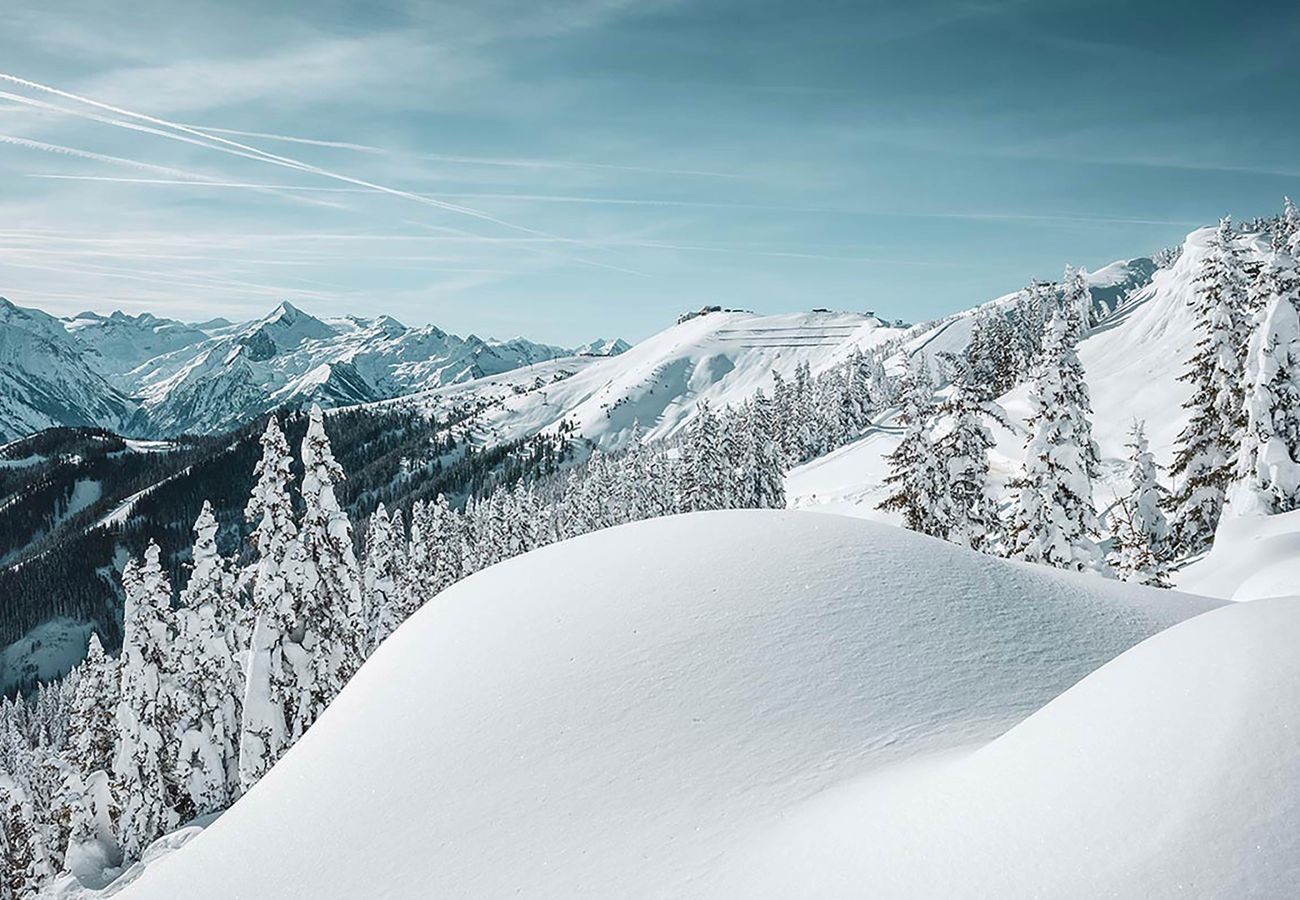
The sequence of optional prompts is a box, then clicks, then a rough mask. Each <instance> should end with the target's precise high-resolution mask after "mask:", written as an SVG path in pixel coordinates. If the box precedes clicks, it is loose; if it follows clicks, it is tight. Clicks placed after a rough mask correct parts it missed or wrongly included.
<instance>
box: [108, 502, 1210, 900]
mask: <svg viewBox="0 0 1300 900" xmlns="http://www.w3.org/2000/svg"><path fill="white" fill-rule="evenodd" d="M611 585H618V589H617V591H616V593H617V597H614V596H612V595H611V591H610V586H611ZM1214 605H1215V604H1214V603H1213V602H1212V601H1207V600H1203V599H1198V598H1194V597H1190V596H1186V595H1180V594H1175V593H1169V592H1159V591H1152V590H1148V589H1142V588H1132V587H1125V586H1119V585H1115V584H1113V583H1111V584H1108V583H1105V582H1102V581H1100V580H1097V579H1089V578H1087V577H1082V576H1074V575H1068V574H1063V573H1059V572H1054V571H1050V570H1047V569H1042V568H1035V567H1029V566H1024V565H1018V564H1013V563H1007V562H1004V561H1000V560H996V559H992V558H989V557H984V556H980V555H977V554H973V553H970V552H968V551H964V550H961V549H959V548H956V547H954V546H952V545H949V544H944V543H941V542H938V541H933V540H930V539H927V538H924V537H920V536H918V535H914V534H910V533H907V532H904V531H901V530H898V529H892V528H884V527H881V526H878V525H874V524H871V523H865V522H860V521H854V520H852V519H847V518H842V517H827V516H815V515H804V514H795V513H788V512H769V513H762V512H730V513H706V514H695V515H690V516H679V517H670V518H664V519H658V520H653V521H648V522H643V523H638V524H635V525H629V526H624V527H620V528H615V529H611V530H607V531H602V532H597V533H594V534H591V535H588V536H586V537H582V538H578V539H575V540H571V541H566V542H564V543H562V544H558V545H554V546H552V547H549V548H545V549H542V550H539V551H535V552H532V553H529V554H526V555H524V556H522V557H518V558H516V559H514V560H510V561H507V562H505V563H503V564H500V565H498V566H495V567H493V568H491V569H489V570H487V571H485V572H482V573H479V574H478V575H475V576H473V577H471V578H469V579H468V580H466V581H464V582H462V583H460V584H458V585H456V586H454V587H453V588H451V589H449V590H448V591H446V592H445V593H444V594H442V595H441V596H439V597H438V598H437V600H436V601H435V602H433V603H430V604H429V605H427V606H425V607H424V608H423V609H422V610H421V611H420V612H418V613H417V614H416V615H415V616H414V617H413V618H412V619H411V620H410V621H409V622H408V623H407V624H406V625H404V626H403V627H402V628H401V629H399V631H398V632H397V634H395V635H394V636H393V638H391V639H390V641H389V642H388V643H386V644H385V645H384V646H383V647H382V648H381V649H380V651H379V652H378V653H377V654H376V656H375V657H373V658H372V659H371V660H370V662H368V663H367V664H366V666H365V667H364V669H363V670H362V672H361V673H360V675H359V676H358V677H357V678H356V679H355V680H354V681H353V682H352V683H351V684H350V685H349V686H348V687H347V688H346V689H345V690H344V692H343V694H342V695H341V696H340V697H339V699H338V700H337V702H336V703H335V704H334V705H333V706H331V707H330V708H329V710H327V711H326V713H325V715H324V717H323V718H322V719H321V720H320V721H319V723H318V724H317V725H316V726H315V727H314V728H313V729H312V731H310V732H309V733H308V735H307V736H306V738H305V739H304V740H303V741H302V742H300V743H299V744H298V745H297V746H295V747H294V748H293V749H292V750H291V751H290V752H289V754H288V755H287V756H286V757H285V758H284V760H283V761H282V763H281V764H280V765H278V766H277V767H276V768H275V769H274V770H273V771H272V772H271V773H270V775H269V776H268V777H267V778H265V779H264V780H263V781H262V782H261V783H259V784H258V785H257V786H256V787H255V788H254V789H253V791H252V792H251V793H250V794H249V795H248V796H246V797H245V798H244V799H243V800H241V801H240V802H239V803H238V804H237V805H236V806H235V807H234V808H233V809H231V810H230V811H229V812H227V813H226V814H225V815H224V816H223V817H222V818H221V819H220V820H218V821H217V822H216V823H215V824H214V825H212V826H211V827H209V828H208V830H207V831H205V832H204V833H203V834H201V835H199V836H198V837H197V838H195V839H194V840H192V841H191V843H190V844H189V845H188V846H187V847H185V848H184V849H182V850H180V851H179V852H177V853H175V854H173V855H171V856H170V857H168V858H166V859H163V860H161V861H160V862H156V863H154V864H152V865H150V866H149V867H148V868H147V869H146V870H145V872H144V874H143V876H142V877H140V878H139V880H138V881H137V882H136V883H135V884H134V885H132V886H131V887H128V888H127V889H126V890H124V891H122V892H120V893H119V894H117V896H120V897H122V898H126V900H153V898H168V900H170V898H173V897H176V896H180V895H182V894H183V895H184V896H187V897H192V898H196V900H201V898H206V897H213V898H217V897H220V898H229V897H276V898H279V900H290V898H296V897H302V898H308V897H311V898H316V897H322V896H385V897H391V898H393V900H403V898H415V897H427V896H454V897H475V898H485V900H486V898H493V897H505V896H516V895H519V894H521V893H522V894H524V895H527V896H529V897H539V898H540V897H555V898H565V900H571V898H575V897H600V898H606V897H621V898H635V897H651V896H665V895H668V896H674V897H692V896H701V897H702V896H736V897H742V896H751V895H752V894H753V889H754V888H755V887H756V886H758V884H759V882H758V881H757V880H749V881H746V882H745V885H744V888H743V889H737V890H735V891H732V892H728V893H726V894H719V893H717V892H716V890H715V888H714V887H713V884H714V882H713V879H714V878H716V877H719V876H721V875H724V874H726V873H727V867H728V864H729V863H731V862H732V861H735V860H737V859H740V858H741V857H740V856H739V854H742V853H745V852H747V851H748V848H750V847H751V846H753V845H754V842H756V841H759V840H761V839H762V838H763V836H764V835H765V834H769V833H771V831H772V830H773V829H777V828H779V827H781V823H782V821H783V820H785V819H786V818H787V817H788V816H790V815H791V814H793V813H796V812H799V811H800V810H802V809H803V808H804V807H805V804H807V803H808V802H809V801H810V799H811V798H815V797H818V796H824V795H826V794H827V793H828V792H833V791H835V790H837V789H838V788H840V787H841V786H844V785H852V784H854V783H855V782H856V781H857V779H860V778H862V777H864V776H868V775H870V774H871V773H873V772H878V771H881V769H882V767H884V766H887V765H891V764H895V763H899V762H902V761H905V760H908V759H912V758H916V757H920V756H925V755H929V754H932V753H938V752H949V751H952V750H954V749H955V748H961V747H969V746H971V745H974V744H982V743H985V742H987V741H989V740H991V739H994V738H996V737H997V736H998V735H1001V734H1003V733H1004V732H1005V731H1006V730H1007V729H1008V728H1009V727H1011V726H1013V725H1014V724H1015V723H1017V722H1019V721H1021V720H1023V719H1025V718H1026V717H1027V716H1030V714H1031V713H1033V712H1034V711H1035V710H1037V709H1039V708H1040V707H1042V706H1043V705H1044V704H1047V703H1048V702H1049V701H1051V700H1052V698H1054V697H1056V696H1057V695H1058V694H1060V693H1061V692H1062V691H1065V690H1066V689H1067V688H1069V687H1070V686H1071V685H1073V684H1075V683H1076V682H1078V681H1079V680H1080V679H1082V678H1084V677H1085V676H1086V675H1087V674H1088V673H1089V672H1091V671H1093V670H1094V669H1096V668H1098V667H1099V666H1102V665H1103V664H1104V663H1106V662H1107V661H1108V660H1110V659H1112V658H1113V657H1115V656H1116V655H1118V654H1120V653H1122V652H1123V651H1124V650H1126V649H1128V648H1129V647H1131V646H1133V645H1134V644H1137V643H1138V642H1140V641H1142V640H1144V639H1145V638H1147V637H1149V636H1151V635H1152V634H1154V633H1156V632H1158V631H1161V630H1162V629H1164V628H1166V627H1168V626H1170V625H1173V624H1175V623H1176V622H1178V621H1180V620H1182V619H1184V618H1186V617H1188V616H1191V615H1194V614H1196V613H1200V612H1203V611H1205V610H1207V609H1210V608H1212V607H1213V606H1214ZM1134 702H1137V701H1134ZM1030 722H1033V719H1032V718H1031V719H1030ZM1015 734H1016V732H1015V731H1013V732H1012V733H1011V737H1014V735H1015ZM1099 734H1100V732H1099ZM994 746H997V744H996V743H995V744H994ZM345 772H346V773H347V777H340V775H341V773H345ZM1096 787H1097V790H1098V791H1099V792H1100V791H1102V790H1104V789H1105V787H1106V786H1105V785H1097V786H1096ZM344 810H346V813H345V814H341V811H344ZM834 826H835V822H834V821H833V820H829V819H825V818H819V819H818V820H817V821H816V822H814V823H812V824H810V825H808V826H807V827H806V828H805V829H802V830H801V831H800V833H799V836H800V837H810V836H813V835H814V834H815V833H816V832H817V831H821V830H825V831H826V833H827V837H838V838H839V839H841V840H843V839H844V835H843V833H838V834H837V832H836V831H835V830H834ZM882 827H886V826H882ZM231 860H239V864H238V865H237V866H232V865H231V864H230V861H231ZM825 874H826V875H827V876H828V877H829V876H832V875H834V874H835V870H830V871H828V872H826V873H825ZM760 877H761V876H760ZM786 883H788V882H786ZM809 883H811V882H809ZM805 889H806V888H805Z"/></svg>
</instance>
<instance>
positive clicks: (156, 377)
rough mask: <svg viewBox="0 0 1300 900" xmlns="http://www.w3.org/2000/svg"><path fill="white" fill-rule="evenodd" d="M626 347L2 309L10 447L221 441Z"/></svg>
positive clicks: (426, 329)
mask: <svg viewBox="0 0 1300 900" xmlns="http://www.w3.org/2000/svg"><path fill="white" fill-rule="evenodd" d="M627 346H628V345H627V344H626V343H624V342H623V341H622V340H620V339H613V340H604V339H600V340H595V341H592V342H590V343H588V344H584V345H582V346H581V347H577V348H564V347H556V346H552V345H549V344H541V343H537V342H534V341H530V340H527V339H526V338H522V337H516V338H513V339H510V340H505V341H502V340H495V339H490V338H488V339H485V338H480V337H478V336H477V335H473V334H471V335H469V336H467V337H460V336H457V335H454V334H449V333H448V332H445V331H443V330H442V329H440V328H437V327H435V326H432V325H426V326H422V327H409V326H406V325H404V324H402V323H401V322H399V321H397V320H396V319H394V318H392V317H390V316H379V317H377V318H373V319H366V318H360V317H356V316H347V317H342V318H327V319H320V318H316V317H314V316H312V315H309V314H308V313H306V312H304V311H302V310H300V309H298V308H297V307H295V306H293V305H292V304H290V303H287V302H285V303H281V304H280V305H279V306H277V307H276V308H275V309H274V310H272V311H271V312H270V313H269V314H268V315H266V316H264V317H262V318H260V319H256V320H253V321H250V322H242V323H231V322H228V321H226V320H224V319H214V320H212V321H209V322H203V323H199V324H191V323H186V322H180V321H176V320H173V319H166V318H160V317H158V316H155V315H152V314H150V313H142V314H140V315H135V316H132V315H127V314H126V313H122V312H114V313H112V314H111V315H107V316H105V315H100V314H98V313H94V312H84V313H80V314H78V315H76V316H72V317H68V318H58V317H55V316H52V315H49V314H48V313H45V312H42V311H40V310H37V309H29V308H24V307H20V306H16V305H15V304H13V303H11V302H9V301H8V300H5V299H3V298H0V441H10V440H14V439H16V438H19V437H23V436H25V435H28V434H32V433H34V432H36V431H39V430H41V429H43V428H49V427H56V426H74V427H99V428H106V429H109V430H111V431H114V432H118V433H122V434H129V435H131V436H134V437H145V438H156V437H167V436H173V435H178V434H185V433H193V434H213V433H217V432H221V431H227V430H229V429H231V428H235V427H238V426H239V425H240V424H242V423H244V422H247V421H249V420H250V419H252V418H254V417H256V416H258V415H260V414H261V413H264V412H267V411H269V410H272V409H278V408H282V407H286V406H300V405H302V404H305V403H308V402H316V403H320V404H321V405H323V406H327V407H334V406H342V405H350V404H356V403H368V402H373V401H378V400H386V399H390V398H393V397H399V396H403V395H405V394H410V393H413V392H417V391H422V390H426V389H429V388H432V387H438V386H443V385H447V384H453V383H457V382H462V381H468V380H472V379H477V378H482V377H484V376H487V375H496V374H500V373H502V372H507V371H511V370H514V369H518V368H521V367H524V366H531V365H533V364H535V363H538V362H543V361H547V360H553V359H557V358H561V357H568V356H575V355H581V356H589V357H590V356H608V355H613V354H617V353H621V352H622V351H623V350H625V349H627Z"/></svg>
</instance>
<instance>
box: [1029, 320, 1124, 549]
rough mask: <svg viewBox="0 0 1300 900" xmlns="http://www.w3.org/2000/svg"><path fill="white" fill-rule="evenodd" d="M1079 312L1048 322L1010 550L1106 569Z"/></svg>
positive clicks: (1031, 399)
mask: <svg viewBox="0 0 1300 900" xmlns="http://www.w3.org/2000/svg"><path fill="white" fill-rule="evenodd" d="M1078 327H1079V317H1078V315H1077V311H1076V310H1073V309H1070V308H1062V309H1059V310H1058V311H1057V312H1056V313H1055V314H1054V315H1053V316H1052V318H1051V320H1050V321H1049V322H1048V324H1047V329H1046V333H1045V335H1044V337H1043V350H1042V354H1041V355H1040V357H1039V361H1038V367H1037V372H1036V373H1035V376H1034V382H1033V386H1032V388H1031V389H1030V392H1029V404H1030V409H1031V410H1032V415H1031V418H1030V421H1029V431H1030V437H1029V442H1028V444H1027V445H1026V447H1025V465H1024V474H1023V475H1022V476H1021V477H1020V478H1019V479H1017V480H1016V481H1014V482H1013V483H1012V486H1013V487H1016V488H1018V489H1019V495H1018V497H1017V498H1016V505H1015V510H1014V516H1013V521H1012V527H1011V534H1010V542H1011V550H1012V553H1013V554H1014V555H1015V556H1017V557H1019V558H1021V559H1025V560H1028V561H1030V562H1038V563H1045V564H1047V565H1051V566H1056V567H1058V568H1063V569H1075V570H1082V569H1101V568H1103V566H1104V563H1103V561H1102V558H1101V553H1100V549H1099V548H1098V546H1097V543H1096V540H1095V535H1096V533H1097V530H1098V526H1097V516H1096V511H1095V510H1094V508H1093V503H1092V479H1093V476H1094V475H1095V473H1096V469H1097V460H1098V452H1097V446H1096V444H1095V443H1094V442H1093V440H1092V427H1091V423H1090V422H1089V419H1088V416H1089V414H1090V413H1091V405H1090V403H1089V399H1088V387H1087V384H1086V382H1085V381H1084V378H1083V366H1082V365H1081V364H1080V363H1079V357H1078V354H1077V353H1076V352H1075V341H1076V339H1077V329H1078Z"/></svg>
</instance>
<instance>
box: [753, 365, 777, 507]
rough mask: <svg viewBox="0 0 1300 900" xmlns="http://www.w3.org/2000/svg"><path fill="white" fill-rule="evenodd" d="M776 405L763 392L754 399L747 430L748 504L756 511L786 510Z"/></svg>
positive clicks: (760, 391)
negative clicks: (776, 435)
mask: <svg viewBox="0 0 1300 900" xmlns="http://www.w3.org/2000/svg"><path fill="white" fill-rule="evenodd" d="M773 414H774V411H773V405H772V402H771V401H770V400H768V399H767V397H766V396H764V394H763V391H762V390H761V389H760V390H759V391H758V392H757V393H756V394H755V395H754V402H753V405H752V407H751V412H750V417H749V420H748V426H749V429H750V433H749V440H748V442H747V447H748V458H747V460H746V464H745V468H744V472H745V477H746V480H747V481H748V488H747V495H748V499H749V503H750V504H751V505H752V506H753V507H754V508H756V509H785V468H784V466H783V465H782V464H781V450H780V448H779V447H778V446H777V443H776V439H775V438H774V437H773V432H774V431H775V429H774V428H773V425H772V421H773Z"/></svg>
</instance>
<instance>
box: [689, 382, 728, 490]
mask: <svg viewBox="0 0 1300 900" xmlns="http://www.w3.org/2000/svg"><path fill="white" fill-rule="evenodd" d="M680 463H681V481H682V494H683V496H682V501H681V503H682V509H683V510H685V511H690V512H693V511H697V510H706V509H723V508H725V507H726V505H727V493H728V491H729V489H730V482H731V473H730V472H729V471H728V465H729V460H728V459H727V457H726V454H725V453H724V452H723V444H722V434H721V430H720V425H719V422H718V417H717V416H716V415H715V414H714V412H713V410H712V409H711V408H710V407H709V404H708V403H707V402H701V403H700V408H699V411H698V412H697V413H696V416H695V418H694V419H693V420H692V421H691V424H690V425H689V426H688V429H687V434H686V439H685V441H684V442H683V444H682V455H681V458H680Z"/></svg>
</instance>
